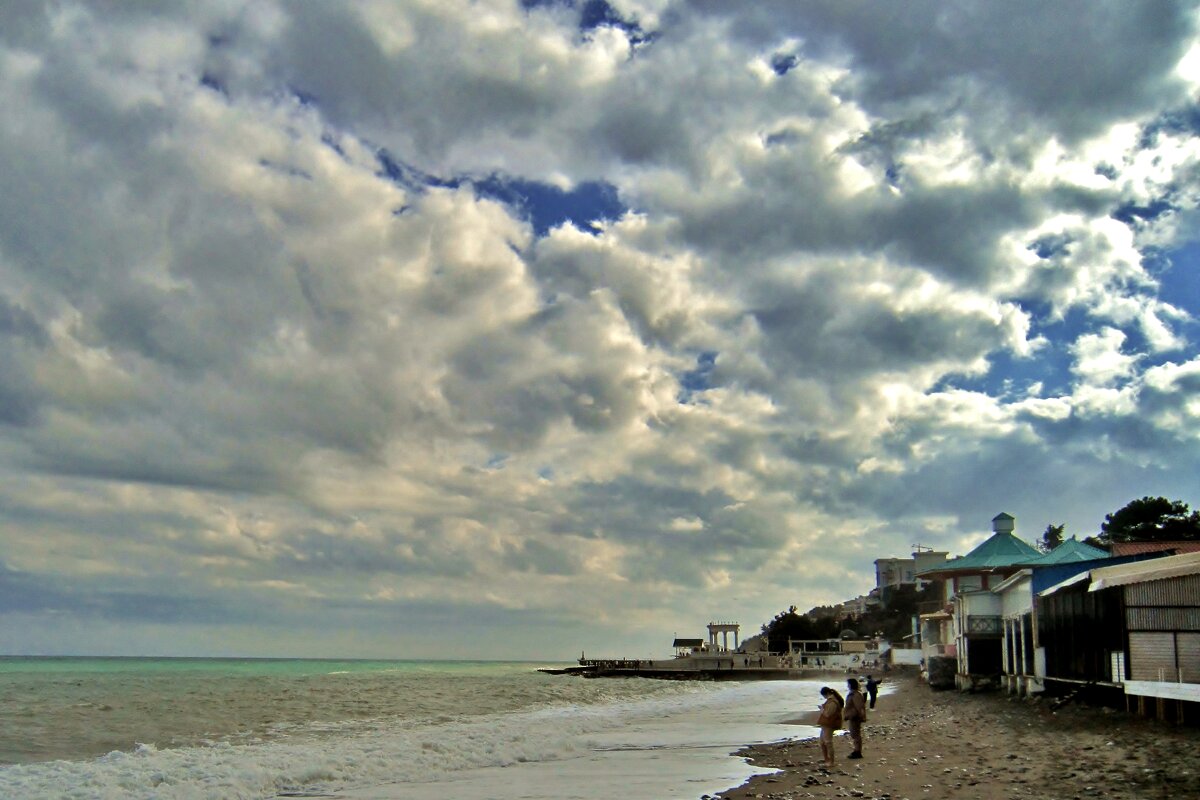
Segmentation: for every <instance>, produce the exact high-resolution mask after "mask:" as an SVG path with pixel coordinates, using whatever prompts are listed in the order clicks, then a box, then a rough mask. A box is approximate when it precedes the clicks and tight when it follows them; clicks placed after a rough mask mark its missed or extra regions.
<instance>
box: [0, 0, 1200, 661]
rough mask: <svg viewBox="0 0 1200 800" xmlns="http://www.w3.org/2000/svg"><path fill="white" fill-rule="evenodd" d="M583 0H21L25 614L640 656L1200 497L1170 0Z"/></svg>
mask: <svg viewBox="0 0 1200 800" xmlns="http://www.w3.org/2000/svg"><path fill="white" fill-rule="evenodd" d="M587 8H591V9H592V10H591V11H588V10H587ZM587 8H584V7H581V6H578V5H576V4H571V3H557V2H556V3H522V2H517V1H516V0H489V2H484V3H471V4H467V3H408V4H402V5H396V4H391V3H362V4H356V5H354V6H340V5H337V6H335V5H327V4H301V5H295V4H282V3H256V4H254V5H253V6H245V7H240V6H238V5H236V4H233V5H231V4H226V3H211V4H204V5H202V6H199V7H188V8H183V7H180V8H174V7H172V8H162V9H156V10H153V11H151V10H147V9H142V8H138V7H130V8H124V9H118V10H112V11H111V13H109V12H106V13H104V14H103V15H101V14H99V13H98V12H97V11H96V10H95V9H93V8H91V7H90V6H88V5H86V4H75V3H53V4H45V5H44V6H41V7H39V6H36V5H31V4H27V5H24V6H21V7H20V8H15V7H14V8H9V9H5V10H4V11H2V12H0V14H2V15H3V18H2V19H0V102H3V104H4V107H5V108H6V109H7V112H6V114H5V115H4V116H3V118H0V373H2V374H3V375H4V379H3V381H0V477H3V479H4V480H3V481H0V509H2V510H0V532H2V533H3V536H2V537H0V541H2V542H3V545H0V563H2V564H3V565H4V569H3V571H0V597H3V598H4V600H5V602H4V605H3V607H0V625H3V629H4V631H5V633H6V641H10V640H11V641H17V642H18V646H19V641H20V640H19V639H14V638H12V637H10V636H8V632H15V631H17V630H18V627H17V626H18V625H19V626H20V627H21V628H29V627H30V626H29V624H28V623H29V621H30V620H36V621H38V624H39V625H41V626H42V627H41V628H40V630H42V631H43V632H42V633H39V634H38V637H37V639H36V642H35V640H34V639H33V638H30V639H28V640H26V641H28V642H29V644H28V646H29V647H35V646H36V647H37V648H38V649H41V650H57V651H60V652H61V651H64V650H68V649H70V646H71V645H70V642H71V641H77V640H78V639H73V638H72V637H77V636H78V634H79V631H80V630H81V626H86V624H88V623H89V622H94V623H95V624H96V625H97V626H99V627H97V628H96V629H97V630H99V629H101V628H103V629H104V630H106V631H111V632H112V637H113V638H111V641H113V642H116V643H117V645H116V646H126V647H128V648H133V649H139V648H140V649H141V650H143V651H150V650H153V651H155V652H170V651H171V650H172V647H173V646H174V645H173V644H172V640H171V639H170V636H171V634H170V630H171V629H172V627H173V626H179V625H185V626H190V629H192V630H195V631H203V633H204V635H203V636H202V637H199V638H197V639H196V641H197V642H199V643H200V644H197V645H196V646H197V647H198V648H202V649H203V648H207V649H208V650H209V651H212V650H213V649H214V647H216V645H215V644H214V643H218V642H220V641H221V640H222V637H225V640H226V641H230V642H238V643H242V644H243V646H250V645H249V644H246V643H250V642H257V643H258V644H257V645H256V646H258V647H260V648H261V650H260V652H263V653H264V654H266V653H274V652H285V651H286V652H294V648H295V647H296V643H297V642H300V641H307V640H312V637H313V636H315V637H316V640H319V641H323V642H325V643H326V644H325V645H322V650H321V652H322V654H338V653H337V652H335V651H336V650H337V648H351V649H353V650H354V653H353V654H363V655H396V654H432V653H436V652H449V651H453V652H462V653H463V654H464V655H468V654H469V653H468V652H464V651H462V650H461V649H456V648H461V645H460V644H457V643H456V642H457V641H458V640H455V639H454V637H455V636H456V632H459V633H461V632H467V631H469V632H470V633H471V636H473V637H476V641H479V642H487V643H488V644H489V646H494V648H497V649H493V650H490V651H489V652H492V653H494V654H496V655H498V656H499V655H521V654H529V653H536V654H538V655H547V656H549V655H562V656H566V655H571V654H573V653H574V652H575V651H576V650H577V649H578V648H579V647H584V646H586V647H589V649H591V644H590V640H596V641H601V642H607V641H612V638H611V637H612V636H613V632H614V631H617V630H619V631H621V633H622V635H626V636H629V637H631V638H632V640H633V642H634V643H635V644H636V645H637V646H644V647H645V648H646V650H647V654H649V653H650V652H657V649H661V642H662V641H665V640H663V639H662V636H663V632H664V631H667V630H686V629H689V628H690V627H693V626H696V625H699V624H701V623H702V621H703V619H702V618H703V617H704V616H712V617H715V616H721V617H730V616H737V617H740V618H741V620H742V622H743V624H745V625H747V626H749V627H755V626H756V625H757V624H758V623H759V622H761V621H764V620H767V619H769V618H770V617H771V616H772V615H773V614H774V613H775V612H776V611H778V610H779V609H780V608H785V607H787V606H789V605H792V604H796V605H799V606H807V605H816V604H818V603H828V602H834V601H838V600H842V599H845V595H847V594H857V593H859V592H861V591H864V590H866V589H868V588H870V585H871V580H872V575H871V568H870V564H871V561H872V560H873V559H874V558H876V557H882V556H888V555H898V554H903V553H906V552H907V551H908V548H909V545H910V544H911V543H912V542H914V541H921V542H922V543H924V544H930V545H934V546H939V547H946V548H951V549H953V548H958V547H960V546H965V544H964V543H969V542H970V541H974V539H975V537H977V535H978V534H979V532H980V531H981V530H985V529H986V525H987V520H988V519H990V518H991V517H992V516H993V515H994V514H995V513H996V512H998V511H1000V510H1007V511H1009V512H1011V513H1014V514H1015V515H1016V516H1017V517H1018V518H1019V519H1020V520H1021V521H1022V525H1023V528H1024V530H1025V533H1026V535H1027V538H1034V536H1035V535H1036V530H1040V527H1041V526H1043V525H1044V524H1046V523H1048V522H1055V523H1057V522H1062V521H1066V522H1067V523H1068V527H1069V528H1070V529H1071V530H1072V531H1074V532H1076V533H1079V534H1087V533H1091V532H1092V528H1094V527H1095V526H1096V525H1098V523H1099V520H1101V519H1102V518H1103V515H1104V514H1105V513H1107V512H1109V511H1111V510H1113V509H1114V508H1117V507H1119V506H1120V505H1122V504H1124V503H1125V502H1127V501H1128V500H1129V499H1131V498H1132V497H1134V496H1140V495H1141V494H1171V495H1172V496H1182V497H1183V498H1184V499H1185V500H1191V501H1195V500H1196V498H1191V497H1188V496H1187V492H1189V491H1193V488H1192V487H1188V486H1186V485H1185V483H1186V482H1185V481H1183V480H1182V479H1180V478H1178V477H1176V476H1179V475H1189V474H1194V467H1195V466H1196V464H1195V461H1196V457H1195V455H1194V446H1192V445H1194V440H1195V438H1196V436H1197V431H1198V430H1200V428H1198V424H1197V419H1198V418H1200V411H1198V409H1197V408H1196V407H1195V401H1194V400H1193V399H1192V398H1193V397H1194V396H1195V392H1194V388H1195V387H1194V384H1195V378H1196V365H1195V361H1194V359H1192V358H1191V355H1190V352H1189V351H1190V349H1191V348H1193V347H1194V343H1193V342H1192V341H1191V340H1190V338H1189V336H1190V335H1194V320H1193V319H1192V317H1191V316H1190V314H1191V313H1192V312H1191V311H1190V310H1189V309H1194V306H1192V305H1190V303H1191V300H1190V299H1189V298H1187V297H1183V296H1177V295H1176V294H1175V289H1174V288H1172V287H1175V286H1176V285H1177V284H1175V283H1171V282H1169V281H1166V280H1164V273H1163V271H1162V268H1161V266H1160V265H1161V264H1163V263H1169V262H1170V261H1171V260H1172V258H1174V259H1175V260H1176V261H1180V259H1183V258H1184V256H1182V255H1180V254H1182V253H1186V252H1188V251H1186V250H1185V249H1184V246H1185V245H1187V244H1188V243H1189V242H1194V241H1195V240H1196V239H1197V238H1198V237H1197V227H1196V220H1197V215H1196V207H1197V199H1198V195H1200V193H1198V192H1197V188H1196V187H1197V182H1196V176H1197V174H1198V172H1197V169H1198V167H1197V165H1198V163H1200V159H1198V156H1200V151H1198V149H1197V148H1198V145H1197V141H1198V140H1197V137H1196V136H1195V130H1196V123H1195V107H1194V101H1193V99H1192V93H1193V92H1194V88H1195V85H1194V75H1192V72H1189V66H1188V65H1189V64H1191V63H1192V62H1194V61H1195V56H1194V52H1195V51H1194V44H1193V41H1194V36H1195V32H1196V23H1197V19H1196V14H1195V9H1194V8H1192V7H1191V6H1190V5H1189V4H1184V3H1169V2H1163V3H1132V4H1130V3H1113V4H1107V5H1105V6H1104V7H1102V8H1101V7H1097V6H1096V5H1095V4H1094V3H1087V4H1078V5H1062V4H1057V5H1054V6H1053V7H1046V6H1045V4H1040V5H1039V4H1027V5H1026V6H1023V7H1022V8H1021V9H1019V10H1014V9H1011V8H1007V7H1006V8H1004V9H1000V8H993V7H991V6H989V5H987V4H970V3H968V4H958V5H956V6H955V7H954V8H951V9H947V8H945V6H944V4H937V3H918V4H915V5H914V4H909V5H908V6H906V7H905V10H904V12H903V13H899V12H892V11H886V10H883V9H880V8H877V7H861V8H860V7H847V6H846V5H845V4H843V3H832V2H831V3H805V4H802V5H797V4H794V3H757V4H754V5H753V6H751V7H742V6H740V5H739V6H732V5H729V4H724V3H709V2H678V1H677V0H623V1H622V2H613V3H611V4H609V5H608V6H607V7H606V10H605V12H604V13H603V14H598V13H596V8H597V7H593V6H591V5H589V6H587ZM1189 53H1190V54H1191V55H1189ZM1181 64H1182V67H1181V68H1177V67H1180V65H1181ZM1193 72H1194V70H1193ZM1189 75H1191V76H1192V77H1189ZM1188 268H1189V267H1188V264H1187V263H1182V264H1180V263H1177V264H1176V266H1175V269H1188ZM1047 488H1051V491H1049V492H1047ZM1026 521H1028V526H1027V527H1025V523H1026ZM64 587H70V588H69V589H67V588H64ZM847 587H852V588H851V589H849V590H848V589H847ZM397 620H405V621H406V622H405V624H404V625H402V624H401V623H400V622H398V621H397ZM405 625H407V627H405ZM56 626H57V627H56ZM248 629H254V630H256V631H259V635H258V636H256V637H248V636H246V634H245V631H246V630H248ZM347 630H353V631H355V632H356V633H355V635H353V636H351V635H348V634H346V633H345V632H346V631H347ZM55 631H58V633H57V634H56V633H55ZM299 631H303V632H304V637H301V635H300V634H299V633H298V632H299ZM380 632H383V633H386V634H387V635H386V636H383V637H379V636H377V635H376V634H378V633H380ZM305 637H307V638H305ZM322 637H324V638H322ZM564 637H566V638H564ZM87 641H93V640H91V639H88V640H87ZM381 641H388V642H394V645H393V644H389V645H382V644H378V642H381ZM372 642H375V643H376V644H372ZM121 643H124V644H121ZM505 647H508V648H510V649H509V650H504V649H503V648H505Z"/></svg>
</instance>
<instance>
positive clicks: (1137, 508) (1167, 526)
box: [1099, 497, 1200, 545]
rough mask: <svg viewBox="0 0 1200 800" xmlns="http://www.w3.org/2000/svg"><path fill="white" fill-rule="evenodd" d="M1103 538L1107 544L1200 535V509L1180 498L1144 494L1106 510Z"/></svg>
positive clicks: (1185, 537) (1101, 529)
mask: <svg viewBox="0 0 1200 800" xmlns="http://www.w3.org/2000/svg"><path fill="white" fill-rule="evenodd" d="M1099 538H1100V541H1102V542H1104V543H1105V544H1106V545H1107V544H1112V543H1113V542H1162V541H1173V540H1178V539H1200V511H1189V509H1188V505H1187V503H1184V502H1182V501H1180V500H1168V499H1167V498H1165V497H1143V498H1142V499H1140V500H1134V501H1132V502H1130V503H1129V504H1128V505H1126V506H1125V507H1124V508H1121V509H1118V510H1117V511H1114V512H1113V513H1111V514H1105V515H1104V523H1103V524H1102V525H1101V526H1100V537H1099Z"/></svg>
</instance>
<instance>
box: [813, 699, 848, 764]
mask: <svg viewBox="0 0 1200 800" xmlns="http://www.w3.org/2000/svg"><path fill="white" fill-rule="evenodd" d="M821 697H822V698H823V699H824V700H823V702H822V704H821V716H819V717H817V725H819V726H820V728H821V739H820V741H821V757H822V758H824V759H825V766H827V767H830V768H832V767H833V733H834V731H836V730H837V729H838V728H840V727H842V706H843V705H845V703H844V702H843V701H842V696H841V695H840V694H838V693H837V691H835V690H833V689H830V688H829V687H828V686H822V687H821Z"/></svg>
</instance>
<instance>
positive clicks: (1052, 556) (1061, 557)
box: [1023, 536, 1109, 567]
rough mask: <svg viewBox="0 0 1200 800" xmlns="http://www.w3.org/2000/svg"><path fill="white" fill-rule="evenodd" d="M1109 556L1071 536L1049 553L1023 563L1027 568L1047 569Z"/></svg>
mask: <svg viewBox="0 0 1200 800" xmlns="http://www.w3.org/2000/svg"><path fill="white" fill-rule="evenodd" d="M1108 557H1109V554H1108V553H1106V552H1105V551H1103V550H1101V549H1100V548H1099V547H1092V546H1091V545H1090V544H1084V543H1083V542H1081V541H1079V540H1078V539H1076V538H1075V537H1074V536H1072V537H1071V538H1070V539H1067V540H1066V541H1065V542H1063V543H1062V544H1060V545H1059V546H1058V547H1056V548H1054V549H1053V550H1051V551H1050V552H1049V553H1042V554H1041V555H1040V556H1038V557H1037V558H1031V559H1029V560H1028V561H1025V562H1023V564H1024V566H1027V567H1048V566H1051V565H1053V564H1069V563H1071V562H1074V561H1094V560H1095V559H1097V558H1108Z"/></svg>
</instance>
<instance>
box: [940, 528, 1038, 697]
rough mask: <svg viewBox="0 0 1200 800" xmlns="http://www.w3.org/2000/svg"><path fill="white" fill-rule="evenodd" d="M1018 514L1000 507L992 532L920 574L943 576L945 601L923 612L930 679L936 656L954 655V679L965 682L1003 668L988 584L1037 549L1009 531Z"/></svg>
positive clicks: (999, 628)
mask: <svg viewBox="0 0 1200 800" xmlns="http://www.w3.org/2000/svg"><path fill="white" fill-rule="evenodd" d="M1015 527H1016V519H1015V518H1014V517H1013V516H1012V515H1011V514H1006V513H1003V512H1002V513H1000V514H997V515H996V516H995V517H993V518H992V535H991V536H990V537H989V538H988V539H987V540H986V541H984V542H983V543H982V544H980V545H979V546H978V547H976V548H975V549H974V550H972V551H971V552H969V553H967V554H966V555H965V556H960V557H959V558H953V559H950V560H949V561H946V562H945V563H943V564H939V565H937V566H936V567H933V568H931V569H927V570H925V571H924V572H921V573H919V574H918V576H917V577H918V578H920V579H922V580H928V581H932V580H941V581H942V585H943V587H944V589H943V600H944V601H945V605H944V606H943V607H942V608H941V609H940V610H938V611H936V612H932V613H928V614H922V615H921V626H922V628H921V634H922V636H921V642H922V650H923V651H924V657H925V659H926V665H927V668H928V669H929V671H930V675H931V683H932V675H933V672H934V669H933V667H934V661H933V660H934V659H936V658H939V657H952V658H953V659H954V660H955V667H954V672H955V676H954V685H955V686H956V687H958V688H964V687H966V686H969V685H971V684H973V683H974V682H975V681H977V680H979V679H980V678H994V677H997V676H999V675H1000V674H1001V673H1002V672H1003V668H1004V660H1003V655H1002V653H1003V650H1002V643H1003V637H1004V627H1003V624H1002V621H1003V613H1002V607H1001V602H1000V596H999V595H997V594H996V593H995V592H993V591H992V590H993V589H995V588H997V587H998V586H999V585H1000V584H1001V583H1003V582H1004V581H1005V580H1007V579H1008V578H1009V577H1011V576H1012V575H1013V574H1014V573H1016V572H1017V571H1019V570H1020V569H1021V566H1022V565H1023V564H1024V563H1025V562H1027V561H1029V560H1031V559H1034V558H1037V557H1038V556H1039V555H1040V553H1038V551H1037V550H1036V549H1034V548H1033V547H1032V546H1031V545H1029V544H1027V543H1026V542H1023V541H1021V540H1020V539H1018V538H1017V537H1016V536H1014V535H1013V530H1014V528H1015Z"/></svg>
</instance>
